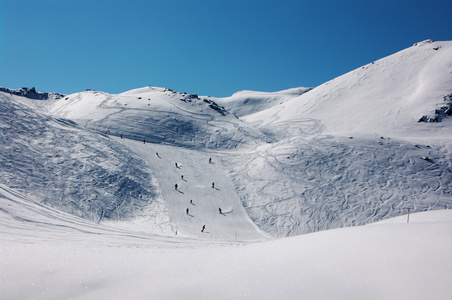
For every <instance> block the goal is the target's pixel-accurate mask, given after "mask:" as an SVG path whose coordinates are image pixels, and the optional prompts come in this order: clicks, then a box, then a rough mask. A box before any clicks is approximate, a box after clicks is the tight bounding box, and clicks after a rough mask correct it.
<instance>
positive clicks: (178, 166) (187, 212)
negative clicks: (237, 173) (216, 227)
mask: <svg viewBox="0 0 452 300" xmlns="http://www.w3.org/2000/svg"><path fill="white" fill-rule="evenodd" d="M156 155H157V157H158V158H160V156H159V154H158V153H156ZM209 164H212V158H211V157H210V158H209ZM174 165H175V166H176V168H178V169H180V165H179V164H178V163H177V162H175V163H174ZM180 178H181V180H183V181H186V180H185V179H184V175H181V176H180ZM178 187H179V185H178V184H177V183H176V184H175V185H174V189H175V190H176V191H177V190H178ZM212 188H213V189H215V182H212ZM190 204H192V205H194V204H193V200H190ZM218 211H219V213H220V214H223V212H222V210H221V208H218ZM185 214H186V215H190V208H188V207H187V209H186V210H185ZM205 229H206V225H203V226H202V229H201V232H204V230H205Z"/></svg>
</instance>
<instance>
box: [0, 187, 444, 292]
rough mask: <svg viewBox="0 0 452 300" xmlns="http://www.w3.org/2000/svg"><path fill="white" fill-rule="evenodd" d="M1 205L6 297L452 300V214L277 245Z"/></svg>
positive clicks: (13, 200)
mask: <svg viewBox="0 0 452 300" xmlns="http://www.w3.org/2000/svg"><path fill="white" fill-rule="evenodd" d="M0 199H1V201H2V202H1V205H2V208H5V210H2V211H1V215H2V220H5V221H6V224H3V226H2V241H3V242H2V247H1V270H2V273H1V285H2V288H1V290H2V298H3V299H30V298H33V299H69V298H70V299H111V298H113V299H300V298H301V299H449V297H450V295H451V293H452V285H451V284H450V282H451V279H452V262H451V260H450V253H452V235H451V234H450V233H451V232H452V212H451V211H450V210H444V211H430V212H423V213H417V214H412V215H411V216H410V223H409V224H406V216H403V217H401V219H393V220H388V222H381V223H375V224H372V225H368V226H360V227H352V228H343V229H334V230H329V231H323V232H318V233H312V234H307V235H303V236H297V237H291V238H286V239H282V240H275V241H268V242H260V243H233V242H228V243H226V242H224V243H212V242H208V241H206V240H198V239H186V238H180V237H173V238H171V237H164V236H156V235H151V234H147V233H143V232H140V231H139V230H138V229H137V228H135V230H129V229H123V228H121V226H120V225H119V224H116V226H108V225H101V224H96V223H92V222H89V221H86V220H83V219H79V218H76V217H73V216H70V215H67V214H63V213H61V212H58V211H53V210H50V209H48V208H46V207H43V206H39V205H37V204H34V203H32V202H29V201H28V200H27V199H26V198H24V197H21V196H20V195H17V194H16V195H12V194H10V193H9V192H8V191H7V190H5V189H2V197H1V198H0ZM31 212H33V213H31ZM389 221H391V222H389ZM27 227H28V228H30V229H31V228H34V230H32V231H30V230H27V229H26V228H27ZM128 227H130V225H129V226H128ZM32 232H34V233H33V234H32V235H30V233H32ZM63 241H64V243H62V242H63Z"/></svg>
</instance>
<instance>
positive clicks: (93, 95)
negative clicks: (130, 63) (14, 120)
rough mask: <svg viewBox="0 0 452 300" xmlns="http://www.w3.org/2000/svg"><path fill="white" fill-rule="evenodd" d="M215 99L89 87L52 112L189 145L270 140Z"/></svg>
mask: <svg viewBox="0 0 452 300" xmlns="http://www.w3.org/2000/svg"><path fill="white" fill-rule="evenodd" d="M213 99H214V98H211V97H200V96H198V95H196V94H187V93H179V92H175V91H173V90H171V89H167V88H159V87H152V86H147V87H143V88H138V89H134V90H130V91H127V92H124V93H121V94H108V93H104V92H98V91H85V92H81V93H76V94H72V95H68V96H67V97H65V98H64V100H60V101H58V102H55V103H53V104H52V105H51V108H50V109H49V113H50V114H51V115H53V116H56V117H59V118H66V119H70V120H73V121H75V122H76V123H78V124H80V125H81V126H85V127H87V128H90V129H94V130H96V131H98V132H102V133H104V132H105V133H108V134H111V135H115V136H120V135H121V136H123V137H125V138H129V139H134V140H146V141H149V142H153V143H158V144H170V145H175V146H182V147H188V148H220V149H231V148H236V147H238V146H241V145H245V144H247V143H246V142H251V143H252V144H253V143H258V142H261V141H266V139H267V138H266V136H265V135H264V134H262V133H261V132H260V131H258V130H256V129H254V128H253V126H250V125H247V124H245V123H243V122H240V120H238V119H237V118H236V117H235V116H234V115H232V114H230V113H229V112H228V111H227V110H225V109H224V107H222V106H221V105H219V104H217V103H216V102H215V101H214V100H213Z"/></svg>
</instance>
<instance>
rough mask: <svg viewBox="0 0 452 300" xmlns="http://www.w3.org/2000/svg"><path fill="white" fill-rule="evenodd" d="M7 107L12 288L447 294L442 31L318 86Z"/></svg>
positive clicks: (5, 204) (451, 182) (451, 271)
mask: <svg viewBox="0 0 452 300" xmlns="http://www.w3.org/2000/svg"><path fill="white" fill-rule="evenodd" d="M0 103H1V107H2V109H1V111H0V113H1V122H0V125H1V147H2V151H1V161H2V165H1V177H2V181H1V185H0V191H1V196H0V200H1V207H0V216H1V219H0V220H1V224H2V226H1V227H0V232H1V240H2V242H1V244H0V245H1V247H0V251H1V255H0V257H1V258H0V264H1V270H2V272H1V275H0V276H1V281H0V283H1V290H2V296H3V297H5V299H30V298H33V299H49V298H50V299H52V298H54V299H67V298H70V299H99V298H100V299H109V298H117V299H124V298H134V299H135V298H138V299H149V298H153V299H180V298H184V299H278V298H284V299H300V298H306V299H363V298H364V299H382V298H383V299H448V298H449V297H450V294H452V285H451V284H450V283H449V282H452V263H451V262H450V259H449V256H450V253H452V235H451V229H452V214H451V211H450V210H449V209H450V207H451V206H452V134H451V132H452V131H451V130H452V117H450V115H451V114H452V42H450V41H446V42H434V41H431V40H427V41H423V42H420V43H416V44H415V45H414V46H413V47H410V48H408V49H405V50H402V51H400V52H398V53H395V54H393V55H391V56H388V57H385V58H382V59H380V60H376V61H375V62H370V63H369V64H368V65H365V66H363V67H361V68H358V69H356V70H353V71H351V72H349V73H347V74H344V75H343V76H340V77H338V78H335V79H333V80H331V81H329V82H327V83H325V84H323V85H321V86H318V87H315V88H313V89H311V88H303V87H300V88H293V89H289V90H285V91H279V92H274V93H264V92H255V91H240V92H237V93H235V94H234V95H232V96H231V97H227V98H214V97H210V96H199V95H195V94H186V93H179V92H176V91H172V90H170V89H167V88H158V87H151V86H148V87H143V88H138V89H135V90H131V91H127V92H124V93H121V94H116V95H113V94H108V93H105V92H101V91H90V90H87V91H84V92H81V93H76V94H72V95H61V94H52V93H43V92H36V91H35V89H21V90H10V89H8V88H1V90H0ZM420 120H423V121H424V122H419V121H420ZM436 121H437V122H436ZM408 211H410V212H411V214H410V219H409V221H410V222H409V223H408V224H407V220H408V216H407V213H408ZM203 226H205V227H204V229H203Z"/></svg>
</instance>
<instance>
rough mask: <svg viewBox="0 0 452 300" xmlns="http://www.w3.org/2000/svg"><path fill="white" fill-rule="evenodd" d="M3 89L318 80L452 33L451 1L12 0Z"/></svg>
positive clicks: (0, 60) (203, 90) (0, 80)
mask: <svg viewBox="0 0 452 300" xmlns="http://www.w3.org/2000/svg"><path fill="white" fill-rule="evenodd" d="M0 3H1V4H0V19H1V20H0V35H1V36H0V86H6V87H10V88H20V87H25V86H26V87H32V86H34V87H36V89H37V90H39V91H49V92H61V93H66V94H69V93H74V92H80V91H83V90H85V89H94V90H101V91H105V92H109V93H120V92H124V91H126V90H130V89H133V88H138V87H143V86H146V85H153V86H161V87H167V88H171V89H174V90H177V91H180V92H188V93H197V94H200V95H211V96H217V97H221V96H229V95H231V94H233V93H234V92H236V91H238V90H243V89H249V90H260V91H278V90H283V89H286V88H291V87H300V86H304V87H314V86H317V85H320V84H322V83H324V82H326V81H328V80H330V79H332V78H334V77H337V76H339V75H342V74H344V73H346V72H348V71H351V70H353V69H355V68H357V67H360V66H362V65H364V64H367V63H369V62H371V61H374V60H377V59H380V58H382V57H385V56H387V55H390V54H392V53H395V52H397V51H400V50H402V49H404V48H407V47H410V46H412V45H413V44H414V43H416V42H419V41H422V40H425V39H428V38H430V39H435V40H451V39H452V17H451V16H452V1H450V0H443V1H439V0H425V1H417V0H409V1H401V0H400V1H397V0H379V1H374V0H342V1H340V0H335V1H334V0H323V1H322V0H312V1H303V0H298V1H285V0H275V1H265V0H256V1H255V0H242V1H235V0H227V1H226V0H193V1H189V0H185V1H184V0H165V1H163V0H162V1H157V0H155V1H153V0H149V1H145V0H141V1H139V0H127V1H120V0H78V1H75V0H74V1H70V0H42V1H40V0H0Z"/></svg>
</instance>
